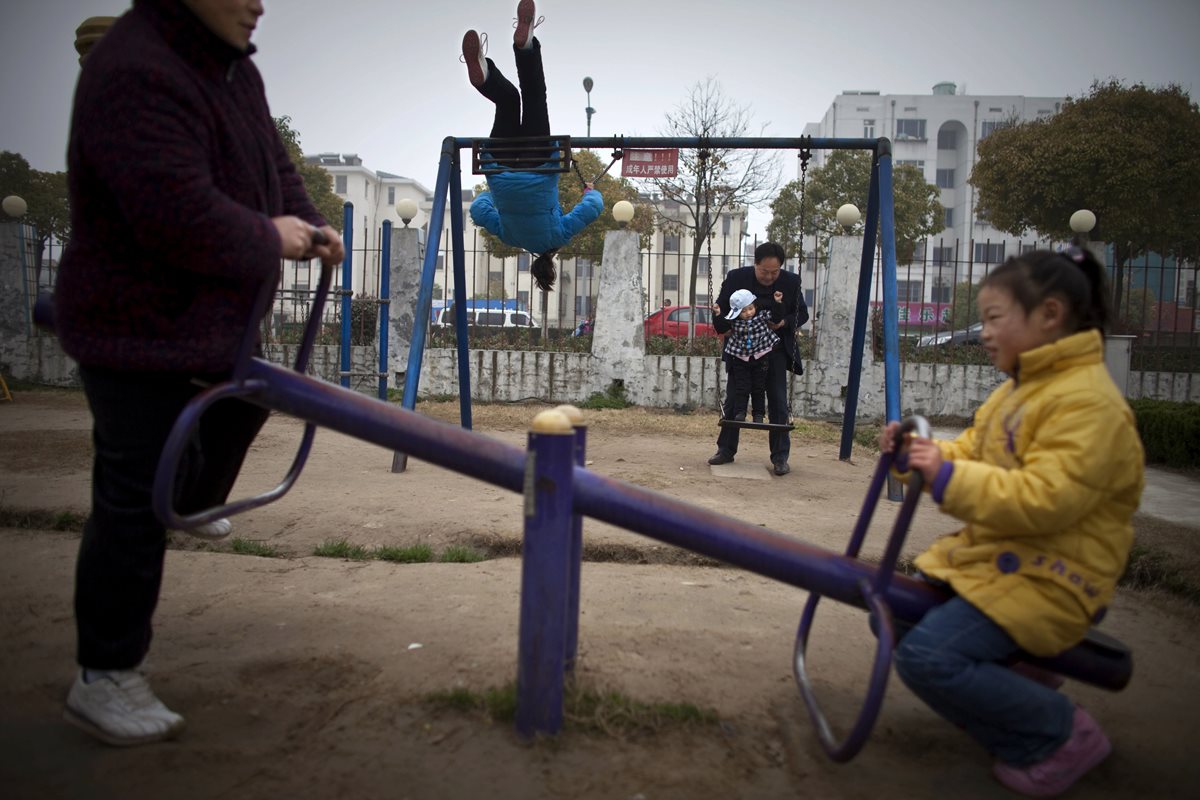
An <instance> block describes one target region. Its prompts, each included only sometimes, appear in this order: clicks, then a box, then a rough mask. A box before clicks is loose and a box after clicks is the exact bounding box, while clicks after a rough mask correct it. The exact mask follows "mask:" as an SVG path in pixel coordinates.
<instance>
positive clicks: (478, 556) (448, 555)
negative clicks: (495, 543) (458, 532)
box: [438, 544, 487, 564]
mask: <svg viewBox="0 0 1200 800" xmlns="http://www.w3.org/2000/svg"><path fill="white" fill-rule="evenodd" d="M486 560H487V555H486V554H485V553H481V552H479V551H478V550H476V549H475V548H474V547H469V546H467V545H462V544H452V545H450V546H449V547H447V548H446V549H445V550H443V551H442V555H441V558H439V559H438V561H441V562H442V563H444V564H474V563H476V562H478V561H486Z"/></svg>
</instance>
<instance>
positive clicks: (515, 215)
mask: <svg viewBox="0 0 1200 800" xmlns="http://www.w3.org/2000/svg"><path fill="white" fill-rule="evenodd" d="M535 14H536V11H535V9H534V3H533V0H521V2H520V3H518V4H517V24H516V30H515V31H514V32H513V55H514V57H515V59H516V62H517V81H518V82H519V83H520V85H521V90H520V92H518V91H517V88H516V87H515V86H513V85H512V83H510V82H509V81H508V79H507V78H505V77H504V75H502V74H501V73H500V70H499V69H497V68H496V63H495V62H494V61H492V60H491V59H490V58H487V57H486V55H485V53H486V44H487V36H486V34H485V35H484V36H483V37H482V38H481V37H480V35H479V34H478V33H477V32H475V31H473V30H470V31H467V32H466V34H465V35H464V36H463V41H462V55H463V61H465V62H466V64H467V77H468V78H469V79H470V81H471V85H472V86H474V87H475V88H476V89H478V90H479V93H480V94H482V95H483V96H484V97H486V98H487V99H488V100H491V101H492V102H493V103H495V105H496V115H495V119H494V121H493V123H492V132H491V138H493V139H502V138H513V137H541V138H548V137H549V136H550V117H549V112H548V111H547V109H546V77H545V75H544V74H543V72H542V46H541V42H539V41H538V40H537V38H536V37H535V36H534V35H533V30H534V28H536V27H537V26H539V25H541V24H542V21H543V19H544V18H542V19H537V20H536V21H535V19H534V17H535ZM522 106H523V107H522ZM521 155H536V156H537V157H539V158H544V159H545V160H546V161H547V162H551V161H553V160H554V159H555V153H554V152H553V151H548V150H546V149H545V148H535V149H534V150H529V151H526V152H525V153H522V154H521ZM492 165H493V166H495V162H493V163H492ZM499 166H502V167H503V166H508V165H505V164H500V165H499ZM487 182H488V189H489V190H490V191H488V192H484V193H482V194H480V195H479V196H478V197H476V198H475V202H473V203H471V220H472V221H473V222H474V223H475V224H476V225H478V226H479V227H481V228H483V229H484V230H486V231H487V232H488V233H490V234H492V235H493V236H495V237H496V238H498V239H499V240H500V241H502V242H504V243H505V244H507V245H510V246H512V247H519V248H521V249H522V250H528V251H529V252H531V253H534V254H536V255H537V258H536V259H534V262H533V265H532V266H531V268H530V274H531V275H532V276H533V278H534V280H535V281H536V282H537V285H538V288H539V289H541V290H542V291H549V290H550V289H551V288H553V286H554V278H555V269H554V259H553V256H554V254H555V253H556V252H558V249H559V248H561V247H562V246H563V245H565V244H567V243H568V242H570V241H571V239H572V238H574V237H575V235H576V234H577V233H579V232H580V231H581V230H583V229H584V228H585V227H586V226H587V225H588V224H589V223H591V222H593V221H594V220H595V219H596V218H597V217H599V216H600V212H601V211H603V210H604V198H603V197H601V195H600V193H599V192H598V191H596V190H595V189H593V188H592V185H591V184H590V183H589V184H585V186H584V191H583V197H582V198H581V199H580V201H579V203H578V204H577V205H576V206H575V208H573V209H571V212H570V213H569V214H563V212H562V208H561V207H560V206H559V203H558V173H548V174H547V173H537V172H520V171H516V170H514V171H512V172H501V173H499V174H494V175H488V176H487Z"/></svg>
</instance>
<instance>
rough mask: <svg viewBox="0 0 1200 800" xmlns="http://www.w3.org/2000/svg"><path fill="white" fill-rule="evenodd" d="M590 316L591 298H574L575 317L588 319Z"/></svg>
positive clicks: (586, 296)
mask: <svg viewBox="0 0 1200 800" xmlns="http://www.w3.org/2000/svg"><path fill="white" fill-rule="evenodd" d="M591 315H592V298H591V296H589V295H586V294H581V295H576V296H575V316H577V317H590V316H591Z"/></svg>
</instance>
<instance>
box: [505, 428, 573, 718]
mask: <svg viewBox="0 0 1200 800" xmlns="http://www.w3.org/2000/svg"><path fill="white" fill-rule="evenodd" d="M527 450H528V453H529V455H528V459H527V460H526V463H525V540H524V543H523V545H522V547H521V616H520V626H519V632H518V644H517V714H516V727H517V733H519V734H520V735H521V736H524V737H526V738H529V737H532V736H533V735H534V734H537V733H551V734H553V733H558V731H559V729H560V728H562V720H563V682H564V680H565V671H564V660H565V654H566V633H567V630H566V622H567V589H568V574H569V572H570V570H569V565H568V557H569V553H570V539H571V527H572V522H571V513H572V505H573V497H572V478H573V477H574V458H575V437H574V436H573V435H572V430H571V428H569V427H568V428H565V429H564V430H553V431H550V430H548V431H542V432H539V431H536V430H534V431H530V433H529V444H528V448H527Z"/></svg>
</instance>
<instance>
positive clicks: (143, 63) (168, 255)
mask: <svg viewBox="0 0 1200 800" xmlns="http://www.w3.org/2000/svg"><path fill="white" fill-rule="evenodd" d="M262 13H263V7H262V2H261V0H134V3H133V8H132V9H131V10H130V11H129V12H127V13H126V14H125V15H124V16H122V17H121V18H120V19H119V20H117V22H116V23H115V24H114V25H113V27H112V28H111V30H109V32H108V33H107V34H106V35H105V36H104V38H103V39H101V40H100V41H99V42H98V43H97V45H96V46H95V48H94V50H93V51H92V52H91V53H90V54H89V55H88V57H87V59H86V60H85V62H84V66H83V72H82V74H81V75H80V78H79V84H78V86H77V88H76V92H75V104H74V111H73V116H72V120H71V136H70V143H69V145H68V151H67V165H68V181H69V187H70V198H71V224H72V236H71V241H70V243H69V244H68V246H67V249H66V251H65V253H64V254H63V259H62V265H61V268H60V270H59V275H58V284H57V286H56V291H55V304H56V324H57V327H58V332H59V336H60V338H61V341H62V345H63V348H64V349H65V350H66V351H67V353H68V354H70V355H71V356H72V357H73V358H75V359H76V360H77V361H78V362H79V374H80V377H81V378H82V381H83V386H84V391H85V393H86V394H87V398H88V404H89V406H90V407H91V411H92V416H93V438H94V442H95V464H94V469H93V481H92V513H91V516H90V517H89V518H88V522H87V525H86V527H85V529H84V534H83V540H82V542H81V544H80V550H79V560H78V564H77V568H76V581H75V616H76V622H77V629H78V660H79V665H80V668H81V669H80V671H79V675H78V676H77V678H76V680H75V683H74V685H73V686H72V688H71V692H70V694H69V695H68V697H67V710H66V717H67V719H68V720H70V721H71V722H73V723H75V724H77V725H79V726H80V727H82V728H84V729H85V730H87V731H89V732H90V733H92V734H93V735H95V736H97V737H98V738H100V739H102V740H103V741H106V742H108V743H110V744H118V745H127V744H141V743H143V742H151V741H157V740H160V739H165V738H168V737H171V736H173V735H175V734H176V733H178V731H179V730H180V729H182V727H183V718H182V717H181V716H179V715H178V714H176V713H174V712H172V711H170V710H169V709H167V708H166V707H165V706H164V705H163V704H162V702H160V701H159V700H158V698H156V697H155V696H154V694H153V693H152V692H151V690H150V687H149V685H148V684H147V682H146V680H145V678H144V677H143V675H142V673H141V671H140V669H139V666H140V665H141V663H142V661H143V659H144V658H145V655H146V653H147V651H148V650H149V646H150V638H151V617H152V616H153V613H154V608H155V605H156V604H157V602H158V593H159V587H160V584H161V581H162V568H163V558H164V555H165V548H166V532H165V530H164V528H163V525H162V524H161V523H160V522H159V521H158V520H157V518H156V517H155V515H154V513H153V511H152V510H151V504H150V497H151V488H152V486H153V482H154V471H155V469H156V467H157V464H158V458H159V455H160V453H161V452H162V448H163V445H164V443H165V441H166V437H167V434H168V433H169V431H170V429H171V426H172V425H173V424H174V422H175V419H176V418H177V417H178V415H179V413H180V411H181V410H182V408H183V406H184V405H185V404H186V403H187V402H188V401H189V400H190V399H191V398H192V397H193V396H195V395H196V394H197V393H198V392H199V391H201V385H202V384H205V383H210V382H212V381H217V380H222V379H223V378H224V377H226V376H227V375H228V374H229V371H230V369H231V368H232V366H233V362H234V359H235V355H236V352H237V347H238V344H239V342H240V340H241V338H242V335H243V333H244V332H245V330H246V327H247V325H252V326H257V324H258V322H259V320H257V319H251V318H250V317H251V314H252V306H253V303H254V298H255V295H256V293H257V291H258V289H259V287H260V286H261V285H262V282H263V281H264V280H274V279H275V274H276V270H277V269H278V268H279V263H280V259H281V258H311V257H318V258H320V259H322V260H323V261H325V262H327V263H336V262H338V261H340V260H341V258H342V255H343V249H342V243H341V238H340V236H339V235H338V234H337V232H336V231H335V230H333V229H332V228H331V227H329V226H328V225H327V224H326V222H325V220H324V219H322V218H321V216H320V214H318V213H317V211H316V209H315V208H314V207H313V205H312V203H311V201H310V200H309V198H308V196H307V194H306V193H305V190H304V185H303V183H302V182H301V179H300V176H299V175H298V174H297V172H296V170H295V169H294V167H293V165H292V163H291V161H290V159H289V158H288V155H287V152H286V150H285V149H284V146H283V143H282V142H281V141H280V139H279V136H278V134H277V133H276V130H275V126H274V122H273V120H272V119H271V115H270V111H269V109H268V107H267V101H266V95H265V92H264V90H263V84H262V78H261V76H260V75H259V73H258V70H257V69H256V68H255V67H254V64H253V62H251V60H250V59H249V58H248V56H250V55H251V54H252V53H253V52H254V47H253V45H251V44H250V37H251V34H252V33H253V31H254V27H255V25H256V23H257V21H258V18H259V17H260V16H261V15H262ZM318 230H320V231H322V232H323V233H324V235H325V238H326V239H327V242H328V243H327V244H322V245H315V244H314V242H313V239H314V233H315V232H316V231H318ZM265 419H266V412H265V411H264V410H262V409H259V408H257V407H255V406H251V405H249V404H247V403H242V402H240V401H236V400H229V401H224V402H222V403H218V404H217V405H215V406H214V407H213V408H212V409H211V410H210V411H209V412H208V413H207V414H206V415H205V418H204V419H203V420H202V422H201V424H200V427H199V430H198V432H197V434H196V436H195V437H194V441H193V443H192V446H191V448H190V450H189V452H188V457H187V460H186V463H185V464H184V466H183V469H182V474H181V479H180V483H179V486H178V487H177V494H178V497H177V503H176V504H177V506H178V507H179V508H180V509H181V510H182V511H184V512H189V511H196V510H198V509H201V508H206V507H211V506H212V505H215V504H219V503H221V502H223V501H224V500H225V498H226V496H227V495H228V493H229V490H230V489H231V488H232V486H233V482H234V480H235V479H236V477H237V472H238V469H239V468H240V466H241V463H242V459H243V457H244V456H245V453H246V449H247V448H248V447H249V445H250V442H251V441H252V440H253V438H254V436H255V434H256V433H257V432H258V430H259V428H260V427H261V426H262V424H263V422H264V421H265ZM222 523H223V524H222ZM228 532H229V523H228V522H227V521H225V520H222V521H220V523H212V524H211V525H209V526H207V527H206V528H205V530H203V531H200V533H201V534H203V535H208V536H209V537H219V536H223V535H226V534H228Z"/></svg>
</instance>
